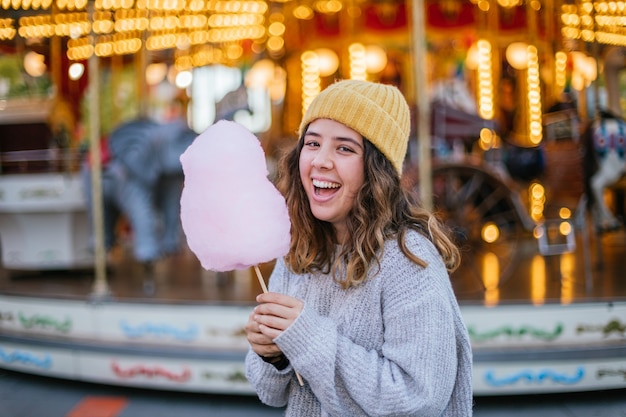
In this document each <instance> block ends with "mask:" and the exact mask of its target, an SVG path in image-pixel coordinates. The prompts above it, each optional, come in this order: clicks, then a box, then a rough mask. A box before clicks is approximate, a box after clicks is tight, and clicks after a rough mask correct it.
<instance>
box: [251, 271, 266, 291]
mask: <svg viewBox="0 0 626 417" xmlns="http://www.w3.org/2000/svg"><path fill="white" fill-rule="evenodd" d="M254 272H256V277H257V279H258V280H259V284H261V288H262V289H263V292H264V293H267V286H266V285H265V280H264V279H263V275H261V270H260V269H259V266H258V265H254Z"/></svg>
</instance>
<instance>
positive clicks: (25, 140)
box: [0, 0, 626, 417]
mask: <svg viewBox="0 0 626 417" xmlns="http://www.w3.org/2000/svg"><path fill="white" fill-rule="evenodd" d="M625 16H626V3H625V2H621V1H590V0H497V1H496V0H443V1H430V0H419V1H418V0H414V1H409V0H407V1H402V0H400V1H392V0H344V1H338V0H307V1H293V0H249V1H244V0H170V1H161V0H95V1H90V0H76V1H74V0H23V1H21V0H0V260H1V267H2V269H1V275H0V367H1V368H3V369H5V370H6V373H4V374H2V378H0V380H1V381H2V383H3V384H6V385H7V387H8V388H7V389H9V391H5V390H3V392H15V393H16V392H18V391H24V392H29V391H28V390H29V389H31V388H29V387H33V388H32V389H35V390H36V391H35V392H37V396H39V395H40V394H39V393H40V391H45V390H44V389H43V388H41V387H48V388H46V390H48V389H50V390H51V389H52V388H50V387H52V386H57V384H58V383H59V382H60V384H59V385H62V386H67V387H73V388H72V390H74V388H75V389H76V391H73V394H71V395H72V397H71V400H68V402H67V403H65V405H64V406H63V407H65V408H62V410H65V411H58V412H56V411H55V412H54V415H66V414H63V413H69V412H70V410H71V407H70V405H72V406H74V405H75V404H76V403H78V402H79V401H80V400H81V399H82V398H83V397H87V396H89V395H97V393H98V392H114V394H113V395H114V396H122V397H125V396H126V395H127V394H124V391H122V392H121V393H120V391H115V389H117V388H116V387H120V386H122V387H132V388H133V389H136V390H147V391H133V392H134V393H138V392H141V395H144V394H146V395H151V394H150V393H152V392H153V391H154V392H156V394H155V396H156V398H158V397H159V396H160V395H161V394H160V393H163V392H167V393H168V395H172V396H174V397H172V398H188V399H192V400H191V401H192V402H194V401H196V400H198V399H197V397H194V395H197V394H200V396H201V394H202V393H204V394H207V395H210V396H212V397H211V398H213V399H217V398H220V396H222V395H224V396H225V397H224V398H225V399H224V401H226V402H229V403H231V404H232V403H238V402H239V401H240V398H241V401H245V404H246V405H244V407H248V406H250V407H257V406H258V404H256V403H255V397H254V395H253V394H254V393H253V392H251V389H250V386H249V385H248V384H247V381H246V380H245V377H244V376H243V374H242V369H243V356H244V354H245V351H246V349H247V343H246V340H245V336H244V334H243V324H244V323H245V320H246V318H247V314H248V312H249V310H250V308H251V307H252V306H253V305H254V297H255V295H256V294H258V293H259V292H260V291H261V287H260V286H259V283H258V281H257V279H256V278H257V277H256V274H255V272H254V271H253V270H240V271H226V272H215V271H206V270H204V269H203V268H202V267H201V266H200V264H199V262H198V260H197V259H196V257H195V255H194V254H193V253H192V252H191V251H190V250H189V248H188V247H187V245H186V240H185V237H184V235H183V233H182V230H181V225H180V220H179V216H180V212H179V210H180V193H181V191H182V187H183V184H184V177H183V174H182V169H181V166H180V162H179V159H178V158H179V156H180V155H181V153H182V152H184V150H185V149H186V148H187V146H189V144H190V143H191V142H192V141H193V140H194V139H195V137H196V136H197V135H198V134H200V133H201V132H203V131H204V130H205V129H207V128H208V127H209V126H211V125H212V124H213V123H215V122H216V121H218V120H232V121H235V122H237V123H240V124H241V125H243V126H245V127H246V128H247V129H249V130H250V131H251V132H252V133H254V135H255V136H256V137H257V138H258V140H259V143H260V144H261V146H262V148H263V150H264V152H265V157H266V161H267V168H268V176H269V178H270V179H273V178H274V175H275V167H276V161H277V159H278V158H279V157H280V155H281V152H282V151H283V150H284V149H285V148H287V147H289V146H291V145H292V144H293V143H295V141H296V140H297V137H296V130H297V128H298V125H299V122H300V118H301V116H302V114H303V112H304V111H305V110H306V108H307V106H308V104H309V103H310V102H311V100H312V99H313V98H314V97H315V96H316V95H317V94H318V93H319V92H320V91H321V90H322V89H323V88H325V87H326V86H328V85H330V84H331V83H332V82H334V81H335V80H338V79H364V80H371V81H376V82H381V83H387V84H392V85H395V86H397V87H398V88H399V89H400V91H401V92H402V93H403V94H404V96H405V97H406V99H407V101H408V103H409V105H410V108H411V111H412V131H411V138H410V146H409V150H408V153H407V156H406V161H405V169H404V174H403V177H402V180H403V184H404V185H405V186H406V187H407V188H408V189H410V190H411V192H413V193H414V194H415V196H416V197H417V198H419V199H420V200H421V201H422V204H424V205H425V206H426V207H428V208H432V209H433V210H435V211H436V212H437V214H438V215H439V216H440V217H441V218H442V219H443V220H444V221H445V222H446V223H447V224H448V225H449V226H450V227H451V228H452V230H453V232H454V238H455V240H456V241H457V243H458V244H459V246H460V247H461V249H462V253H463V260H462V266H461V268H459V270H458V271H456V272H455V273H454V274H453V275H452V276H451V279H452V283H453V286H454V289H455V292H456V294H457V297H458V299H459V303H460V305H461V309H462V312H463V315H464V319H465V321H466V324H467V326H468V330H469V331H470V336H471V338H472V345H473V349H474V352H475V358H474V359H475V364H474V386H475V392H476V398H477V405H478V408H477V411H481V412H482V410H487V409H489V408H490V407H491V405H490V404H497V407H500V408H499V409H498V410H499V411H497V412H502V409H506V407H509V409H510V410H509V411H510V413H508V414H507V415H513V414H511V413H513V412H515V411H514V410H517V411H519V410H520V409H522V410H527V409H526V408H525V406H526V405H527V404H528V403H529V402H530V403H532V402H537V403H540V404H544V401H552V400H554V401H556V404H557V405H554V404H555V403H553V409H554V410H556V411H555V412H556V413H557V414H553V415H615V416H617V415H623V414H619V412H618V411H616V410H617V409H618V408H619V407H621V408H620V409H621V410H623V409H624V407H623V403H619V400H617V401H618V403H619V404H620V405H619V407H618V408H612V407H613V406H612V405H611V404H614V402H613V401H616V400H615V398H616V395H615V393H617V397H619V395H623V392H624V391H623V390H624V388H626V378H624V373H625V369H626V360H625V359H624V358H626V339H625V337H626V333H625V329H626V302H625V300H626V280H624V273H623V270H624V267H626V261H625V257H624V255H626V234H625V233H624V218H625V216H624V208H625V207H624V188H625V185H626V182H624V178H623V174H624V171H625V169H626V162H625V160H624V155H625V152H626V133H625V132H626V126H625V123H624V121H623V119H622V113H623V111H624V109H626V101H625V100H624V97H626V95H625V92H626V78H625V77H624V71H623V69H624V66H625V65H626V59H625V55H624V51H625V48H624V46H625V45H626V28H625V23H624V18H625ZM259 267H260V272H261V274H262V277H264V279H266V280H267V279H268V278H269V274H270V273H271V271H272V267H273V263H272V262H269V263H264V264H262V265H259ZM3 372H4V371H3ZM31 375H32V376H31ZM72 381H73V382H72ZM76 381H78V382H76ZM83 384H84V385H85V387H84V388H83V386H82V385H83ZM91 384H94V385H91ZM94 387H95V388H94ZM107 387H108V388H107ZM94 389H95V391H92V390H94ZM11 390H12V391H11ZM101 390H102V391H101ZM607 390H608V391H607ZM50 392H53V391H50ZM607 392H608V393H607ZM94 393H95V394H94ZM185 393H187V394H190V396H189V397H185ZM55 395H56V394H55ZM59 395H61V394H59ZM128 395H130V394H128ZM133 395H135V394H133ZM177 395H182V397H177ZM599 395H607V396H606V397H598V396H599ZM493 398H496V399H495V400H493ZM498 398H505V400H500V399H498ZM539 398H541V399H539ZM597 398H603V400H602V401H601V403H602V404H605V405H606V408H605V411H598V410H602V408H601V407H599V408H594V409H593V410H594V411H593V413H602V412H605V413H609V414H591V412H590V411H589V410H590V409H589V408H584V407H588V406H589V405H588V404H589V403H585V402H584V401H583V402H582V403H580V404H587V405H582V406H583V410H584V411H577V412H576V413H580V414H576V413H575V412H574V411H571V410H573V408H569V410H570V411H565V410H566V409H568V408H567V407H573V405H571V404H574V403H576V404H578V403H579V402H580V401H582V400H581V399H584V400H585V401H586V400H590V401H592V402H593V401H595V400H594V399H597ZM244 399H245V400H244ZM530 399H532V400H530ZM492 400H493V401H492ZM1 401H3V402H6V404H9V406H10V407H15V408H9V409H11V410H15V412H14V415H15V416H22V415H23V416H30V415H39V414H32V413H33V411H32V409H30V408H28V407H30V404H29V403H28V400H27V399H25V398H22V397H21V396H18V395H12V394H6V395H5V397H4V398H2V399H1ZM150 401H157V400H156V399H155V398H153V399H151V400H150ZM181 401H182V400H181ZM216 401H218V402H220V404H221V401H222V400H216ZM248 401H249V403H248ZM490 401H492V402H490ZM132 402H133V401H132V400H131V403H132ZM114 403H115V402H114ZM116 404H117V403H116ZM568 404H569V405H568ZM483 405H485V406H484V407H485V408H482V409H481V407H483ZM204 406H206V404H204V403H203V404H202V407H204ZM233 406H236V404H235V405H233ZM24 407H25V408H24ZM68 407H69V408H68ZM494 407H495V406H494ZM564 407H565V408H564ZM27 410H31V411H27ZM60 410H61V409H60ZM120 410H121V408H120ZM255 410H256V409H255ZM494 410H496V409H495V408H494ZM118 411H119V410H118ZM274 411H275V410H274ZM544 411H545V410H543V409H542V411H541V413H542V415H552V414H544ZM259 412H260V411H259ZM494 412H496V411H494ZM527 412H530V411H527ZM533 412H540V411H539V410H534V411H533ZM620 412H621V411H620ZM250 413H251V412H250ZM254 413H257V411H255V412H254ZM546 413H547V411H546ZM558 413H562V414H558ZM566 413H569V414H566ZM584 413H587V414H584ZM477 414H478V412H477ZM72 415H74V416H75V417H76V416H78V415H79V414H72ZM112 415H113V414H112ZM115 415H118V414H115ZM122 415H124V414H122ZM128 415H130V414H128ZM134 415H138V414H134ZM152 415H156V414H152ZM217 415H225V414H217ZM233 415H236V414H233ZM242 415H243V414H242ZM248 415H249V414H248ZM259 415H261V414H259ZM267 415H270V414H267ZM480 415H497V414H480ZM520 415H521V414H520Z"/></svg>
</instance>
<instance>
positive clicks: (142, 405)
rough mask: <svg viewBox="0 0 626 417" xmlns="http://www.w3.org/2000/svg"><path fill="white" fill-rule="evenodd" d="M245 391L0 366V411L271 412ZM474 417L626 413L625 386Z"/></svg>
mask: <svg viewBox="0 0 626 417" xmlns="http://www.w3.org/2000/svg"><path fill="white" fill-rule="evenodd" d="M281 415H282V410H281V409H273V408H269V407H266V406H264V405H262V404H260V403H259V401H258V400H257V399H256V398H255V397H249V396H217V395H207V394H190V393H177V392H162V391H150V390H138V389H130V388H121V387H111V386H104V385H96V384H87V383H80V382H75V381H65V380H60V379H53V378H44V377H38V376H33V375H26V374H21V373H16V372H10V371H6V370H0V417H177V416H184V417H251V416H254V417H257V416H258V417H271V416H276V417H278V416H281ZM474 416H476V417H496V416H497V417H504V416H506V417H522V416H524V417H527V416H530V417H626V390H618V391H606V392H594V393H577V394H567V395H532V396H516V397H495V398H484V397H481V398H477V399H476V407H475V410H474Z"/></svg>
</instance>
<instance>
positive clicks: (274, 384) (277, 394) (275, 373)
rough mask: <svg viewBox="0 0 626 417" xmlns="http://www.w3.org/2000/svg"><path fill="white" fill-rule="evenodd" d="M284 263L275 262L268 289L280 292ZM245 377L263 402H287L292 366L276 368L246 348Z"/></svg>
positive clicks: (271, 404) (280, 261)
mask: <svg viewBox="0 0 626 417" xmlns="http://www.w3.org/2000/svg"><path fill="white" fill-rule="evenodd" d="M284 274H285V264H284V262H283V261H282V259H279V260H278V261H277V262H276V266H275V267H274V270H273V271H272V275H271V277H270V280H269V288H268V289H269V290H270V291H275V292H281V289H282V287H283V282H284ZM245 368H246V378H247V379H248V382H250V384H251V385H252V387H253V388H254V390H255V391H256V393H257V395H258V397H259V399H260V400H261V402H263V403H264V404H267V405H269V406H272V407H282V406H284V405H286V404H287V399H288V397H289V389H288V388H289V383H290V382H291V381H292V380H293V372H294V371H293V367H292V366H291V365H289V366H287V367H286V368H285V369H283V370H280V371H279V370H278V369H276V367H274V365H272V364H270V363H266V362H264V361H263V360H262V359H261V358H260V357H259V355H257V354H256V353H255V352H254V351H253V350H252V348H249V349H248V353H247V354H246V360H245Z"/></svg>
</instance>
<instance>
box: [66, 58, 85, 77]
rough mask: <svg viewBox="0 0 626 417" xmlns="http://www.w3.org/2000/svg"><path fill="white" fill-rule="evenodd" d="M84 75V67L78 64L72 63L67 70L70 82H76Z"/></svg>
mask: <svg viewBox="0 0 626 417" xmlns="http://www.w3.org/2000/svg"><path fill="white" fill-rule="evenodd" d="M84 73H85V66H84V65H83V64H81V63H80V62H74V63H73V64H72V65H70V67H69V69H68V70H67V74H68V76H69V77H70V80H78V79H80V77H82V76H83V74H84Z"/></svg>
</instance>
